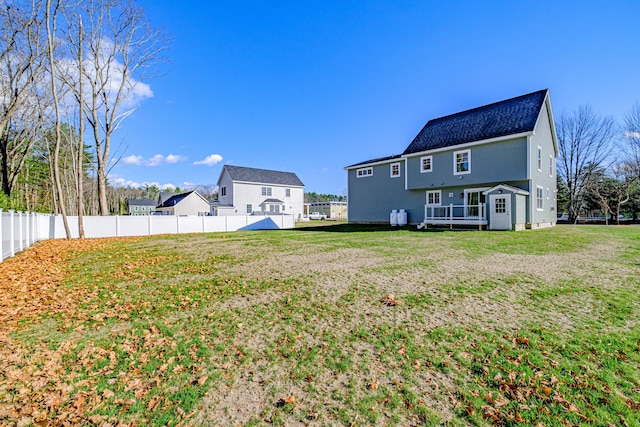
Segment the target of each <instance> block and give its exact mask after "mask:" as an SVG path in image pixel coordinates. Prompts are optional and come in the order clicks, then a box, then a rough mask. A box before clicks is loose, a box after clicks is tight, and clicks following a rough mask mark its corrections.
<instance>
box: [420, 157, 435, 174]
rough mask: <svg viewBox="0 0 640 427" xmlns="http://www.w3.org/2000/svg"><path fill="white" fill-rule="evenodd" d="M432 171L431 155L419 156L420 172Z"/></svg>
mask: <svg viewBox="0 0 640 427" xmlns="http://www.w3.org/2000/svg"><path fill="white" fill-rule="evenodd" d="M425 172H433V156H424V157H420V173H425Z"/></svg>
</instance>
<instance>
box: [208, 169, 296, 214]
mask: <svg viewBox="0 0 640 427" xmlns="http://www.w3.org/2000/svg"><path fill="white" fill-rule="evenodd" d="M303 206H304V184H303V183H302V181H300V178H298V176H297V175H296V174H295V173H293V172H280V171H274V170H267V169H255V168H247V167H242V166H231V165H225V166H223V168H222V171H221V172H220V177H219V178H218V204H217V205H214V209H213V214H214V215H283V214H284V215H293V217H294V219H295V220H296V221H299V220H301V219H302V216H303V209H304V208H303Z"/></svg>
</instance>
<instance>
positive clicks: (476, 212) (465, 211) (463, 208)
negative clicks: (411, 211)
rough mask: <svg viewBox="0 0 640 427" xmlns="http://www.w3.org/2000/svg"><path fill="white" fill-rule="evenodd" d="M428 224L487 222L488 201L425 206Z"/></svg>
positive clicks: (475, 223) (477, 223)
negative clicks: (475, 203)
mask: <svg viewBox="0 0 640 427" xmlns="http://www.w3.org/2000/svg"><path fill="white" fill-rule="evenodd" d="M424 223H426V224H471V225H485V224H487V210H486V203H480V204H478V205H453V204H450V205H442V206H433V205H425V206H424Z"/></svg>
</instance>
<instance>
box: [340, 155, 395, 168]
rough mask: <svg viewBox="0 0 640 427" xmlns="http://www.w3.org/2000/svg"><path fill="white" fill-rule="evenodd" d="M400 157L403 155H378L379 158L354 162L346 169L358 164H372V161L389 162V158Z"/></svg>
mask: <svg viewBox="0 0 640 427" xmlns="http://www.w3.org/2000/svg"><path fill="white" fill-rule="evenodd" d="M400 157H402V155H401V154H397V155H394V156H387V157H378V158H377V159H371V160H365V161H364V162H360V163H356V164H353V165H351V166H347V167H346V168H345V169H349V168H353V167H356V166H364V165H368V164H371V163H378V162H387V161H389V160H393V159H399V158H400Z"/></svg>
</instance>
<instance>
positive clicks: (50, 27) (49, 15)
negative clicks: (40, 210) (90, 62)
mask: <svg viewBox="0 0 640 427" xmlns="http://www.w3.org/2000/svg"><path fill="white" fill-rule="evenodd" d="M46 1H47V3H46V6H45V12H44V16H45V25H46V28H47V57H48V59H49V74H50V76H51V95H52V98H53V108H54V113H55V120H54V123H55V149H54V154H53V177H54V181H55V184H56V194H57V197H58V205H59V207H60V214H61V215H62V223H63V224H64V231H65V232H66V235H67V239H70V238H71V229H70V228H69V222H68V220H67V208H66V205H65V203H64V197H63V196H64V193H63V192H62V184H61V182H60V162H59V157H60V145H61V143H62V132H61V130H60V127H61V120H60V117H61V114H60V99H59V94H58V83H57V79H58V77H57V74H56V68H57V61H56V57H55V55H54V51H55V35H56V25H57V18H58V11H59V10H60V9H59V8H60V3H59V1H58V0H46Z"/></svg>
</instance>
